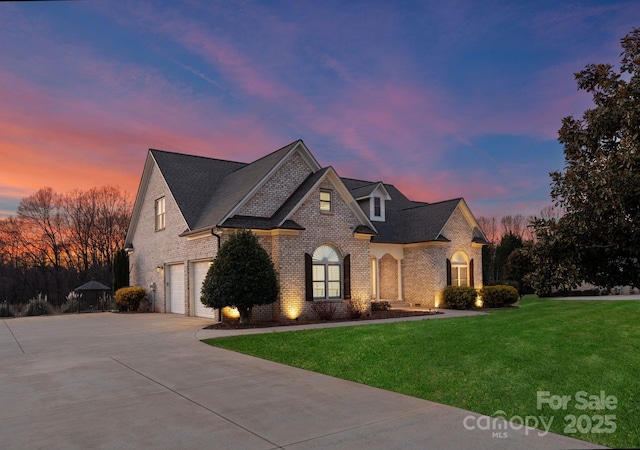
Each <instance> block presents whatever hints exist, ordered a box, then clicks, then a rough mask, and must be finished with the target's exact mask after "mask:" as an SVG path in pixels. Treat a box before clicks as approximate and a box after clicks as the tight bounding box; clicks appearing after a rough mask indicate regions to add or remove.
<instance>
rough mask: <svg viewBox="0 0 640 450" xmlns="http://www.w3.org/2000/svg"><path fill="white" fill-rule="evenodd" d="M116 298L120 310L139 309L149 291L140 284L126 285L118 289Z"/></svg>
mask: <svg viewBox="0 0 640 450" xmlns="http://www.w3.org/2000/svg"><path fill="white" fill-rule="evenodd" d="M115 298H116V305H117V307H118V310H119V311H137V310H138V308H139V307H140V303H141V302H143V301H144V300H146V299H147V292H146V291H145V290H144V288H141V287H140V286H132V287H124V288H120V289H118V290H117V291H116V295H115Z"/></svg>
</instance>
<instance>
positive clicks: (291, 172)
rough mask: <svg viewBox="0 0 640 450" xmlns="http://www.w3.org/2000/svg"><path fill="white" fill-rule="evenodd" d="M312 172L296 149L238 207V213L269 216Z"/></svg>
mask: <svg viewBox="0 0 640 450" xmlns="http://www.w3.org/2000/svg"><path fill="white" fill-rule="evenodd" d="M311 173H312V171H311V169H310V168H309V166H307V164H306V162H305V161H304V159H303V158H302V156H300V153H299V152H298V151H296V152H295V153H294V154H293V155H291V156H290V157H289V158H288V159H287V160H286V161H285V162H284V164H283V165H282V167H280V168H279V169H278V170H277V171H276V172H275V173H274V174H273V175H272V176H271V177H270V178H269V179H268V180H267V182H266V183H265V184H264V185H263V186H262V187H261V188H260V189H258V191H257V192H256V193H255V194H254V195H253V196H251V198H250V199H249V201H247V203H246V204H244V205H243V206H242V208H240V210H239V211H238V214H240V215H247V216H258V217H271V216H273V214H274V213H275V212H276V211H277V210H278V208H279V207H280V206H281V205H282V204H283V203H284V202H285V200H287V199H288V198H289V197H290V196H291V194H292V193H293V192H294V191H295V190H296V189H297V188H298V186H300V184H302V182H303V181H304V180H305V179H306V178H307V177H308V176H309V175H310V174H311Z"/></svg>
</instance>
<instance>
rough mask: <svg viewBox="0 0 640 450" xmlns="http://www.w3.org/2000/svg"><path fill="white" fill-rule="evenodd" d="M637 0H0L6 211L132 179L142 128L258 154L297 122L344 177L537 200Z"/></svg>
mask: <svg viewBox="0 0 640 450" xmlns="http://www.w3.org/2000/svg"><path fill="white" fill-rule="evenodd" d="M635 26H640V4H638V3H637V2H636V1H582V0H581V1H572V0H568V1H563V2H557V1H549V2H544V1H543V2H524V1H523V2H520V1H515V2H514V1H477V2H474V1H452V2H440V1H415V2H410V1H401V2H391V1H373V0H372V1H323V2H310V1H309V2H307V1H297V0H292V1H252V0H247V1H199V0H193V1H185V2H178V1H168V2H162V1H148V2H146V1H131V2H129V1H99V0H97V1H86V2H2V3H0V49H2V50H1V51H0V217H7V216H9V215H15V213H16V209H17V207H18V204H19V202H20V200H21V199H22V198H24V197H25V196H28V195H30V194H33V193H34V192H35V191H37V190H38V189H39V188H41V187H45V186H51V187H53V188H54V190H55V191H57V192H59V193H66V192H68V191H71V190H73V189H81V190H86V189H89V188H91V187H94V186H103V185H107V184H110V185H116V186H119V187H120V188H121V189H123V190H125V191H127V192H128V193H129V195H130V198H131V199H133V198H134V197H135V193H136V191H137V186H138V182H139V180H140V176H141V173H142V169H143V165H144V160H145V157H146V153H147V150H148V149H149V148H158V149H163V150H171V151H180V152H185V153H190V154H198V155H204V156H209V157H214V158H222V159H231V160H236V161H244V162H250V161H252V160H254V159H256V158H259V157H261V156H263V155H265V154H267V153H269V152H272V151H274V150H276V149H278V148H280V147H282V146H283V145H286V144H288V143H289V142H292V141H294V140H296V139H298V138H301V139H303V140H304V141H305V143H306V145H307V146H308V147H309V148H310V150H311V151H312V153H313V154H314V155H315V156H316V158H317V159H318V160H319V162H320V164H322V165H331V166H333V167H334V168H335V169H336V170H337V172H338V173H339V174H340V175H341V176H344V177H352V178H362V179H367V180H371V181H378V180H382V181H384V182H386V183H390V184H394V185H396V186H397V187H398V188H399V189H401V190H402V191H403V192H405V194H407V195H408V196H409V197H410V198H412V199H414V200H422V201H428V202H435V201H440V200H446V199H450V198H455V197H464V198H465V199H466V200H467V203H468V204H469V205H470V207H471V209H472V211H473V212H474V213H475V215H476V216H486V217H491V216H494V217H496V218H498V219H499V218H500V217H501V216H503V215H506V214H523V215H525V216H528V215H535V214H538V213H539V212H540V210H541V209H542V208H543V207H544V206H546V205H548V204H550V198H549V183H550V178H549V175H548V174H549V172H550V171H553V170H558V169H562V167H563V152H562V147H561V146H560V144H559V143H558V142H557V130H558V129H559V127H560V125H561V119H562V117H564V116H567V115H581V114H582V112H583V111H584V110H585V109H586V108H588V107H590V105H591V103H590V99H589V96H588V95H586V94H585V93H582V92H578V91H577V88H576V84H575V81H574V78H573V73H574V72H577V71H579V70H581V69H582V68H583V67H584V66H585V64H588V63H600V62H607V63H611V64H613V65H616V63H617V62H618V61H619V54H620V38H622V37H623V36H624V35H625V34H627V33H628V32H629V31H631V29H632V28H633V27H635Z"/></svg>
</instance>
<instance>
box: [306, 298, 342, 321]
mask: <svg viewBox="0 0 640 450" xmlns="http://www.w3.org/2000/svg"><path fill="white" fill-rule="evenodd" d="M311 310H312V311H313V312H314V313H315V315H316V316H318V319H320V320H333V316H335V315H336V311H337V310H338V302H332V301H327V300H318V301H314V302H313V303H312V304H311Z"/></svg>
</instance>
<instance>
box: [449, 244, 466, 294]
mask: <svg viewBox="0 0 640 450" xmlns="http://www.w3.org/2000/svg"><path fill="white" fill-rule="evenodd" d="M451 285H452V286H469V262H468V261H467V257H466V255H465V254H464V253H463V252H456V253H454V255H453V257H452V258H451Z"/></svg>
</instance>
